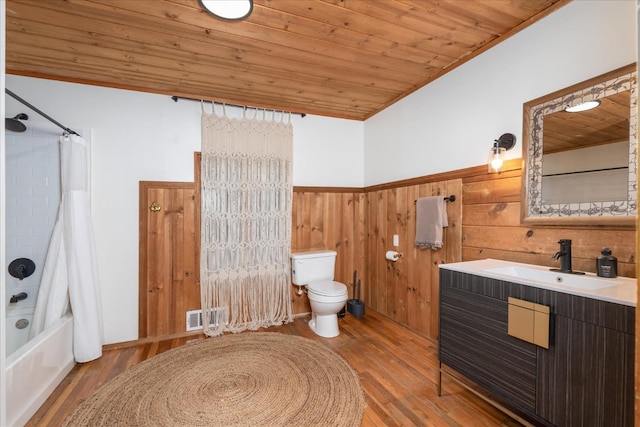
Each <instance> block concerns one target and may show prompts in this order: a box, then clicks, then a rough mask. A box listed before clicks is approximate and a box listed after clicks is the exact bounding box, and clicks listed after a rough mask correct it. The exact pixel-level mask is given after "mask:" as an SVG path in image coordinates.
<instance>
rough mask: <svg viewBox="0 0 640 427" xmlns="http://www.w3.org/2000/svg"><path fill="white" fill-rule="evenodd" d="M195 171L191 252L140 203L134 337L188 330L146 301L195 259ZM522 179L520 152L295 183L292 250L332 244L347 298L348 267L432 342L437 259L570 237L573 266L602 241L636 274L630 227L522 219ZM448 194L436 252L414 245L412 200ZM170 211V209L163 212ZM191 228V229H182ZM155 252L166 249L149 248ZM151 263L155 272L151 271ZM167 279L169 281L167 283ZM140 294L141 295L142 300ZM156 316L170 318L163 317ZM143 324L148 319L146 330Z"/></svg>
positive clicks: (509, 253)
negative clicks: (417, 173)
mask: <svg viewBox="0 0 640 427" xmlns="http://www.w3.org/2000/svg"><path fill="white" fill-rule="evenodd" d="M195 170H196V174H195V175H196V176H195V180H194V183H193V188H194V190H195V194H194V208H193V212H192V213H191V211H190V210H189V209H190V208H188V207H187V206H190V202H189V201H188V200H187V199H188V198H187V199H183V200H185V204H184V206H183V208H177V211H180V209H183V210H182V217H181V219H180V220H183V221H184V222H185V224H184V229H185V230H187V229H188V230H191V229H193V230H194V232H195V234H196V236H195V238H194V246H193V247H192V248H193V250H189V249H188V247H187V246H188V244H189V243H188V242H189V240H188V238H185V237H184V236H185V234H184V232H183V231H179V230H180V227H168V226H167V224H176V222H175V221H174V222H171V221H168V220H164V221H150V220H149V219H148V215H149V214H148V212H149V204H148V202H149V201H150V200H147V201H145V203H147V204H145V205H143V204H142V202H141V209H140V219H141V230H140V237H141V251H140V254H141V270H142V269H143V265H144V266H145V269H146V270H145V271H146V272H145V273H144V274H145V275H146V276H143V272H142V271H141V275H140V279H141V283H140V286H141V303H142V301H145V304H146V305H145V307H142V306H141V309H140V312H141V316H142V315H143V313H144V316H145V318H144V319H143V318H142V317H141V318H140V323H141V328H140V331H141V335H140V338H145V337H155V338H159V337H163V336H164V337H167V336H170V335H172V334H174V335H175V334H182V335H184V327H183V326H182V325H180V324H178V323H176V324H175V325H174V329H171V328H168V329H165V328H164V326H163V327H162V328H161V329H158V330H156V331H154V332H152V331H151V330H150V329H151V326H150V322H151V323H153V322H159V323H161V324H163V325H164V324H165V323H166V324H170V323H171V322H172V320H171V319H181V318H182V317H184V312H182V313H181V314H180V315H178V314H175V313H174V314H171V315H170V314H168V312H167V309H166V308H164V307H161V306H160V305H158V306H156V307H151V306H149V303H150V302H152V301H158V304H160V301H165V302H166V301H170V300H171V299H172V298H177V295H176V294H174V295H173V296H161V295H153V297H151V296H150V294H153V293H154V292H169V293H170V292H171V291H170V290H168V289H167V288H170V287H171V283H170V282H171V281H173V282H174V284H175V283H177V282H180V283H181V281H180V280H179V279H180V277H181V275H182V274H183V273H182V272H181V270H180V269H179V267H178V264H177V263H182V264H181V265H183V266H184V268H187V267H186V266H188V265H194V266H197V265H198V257H199V251H198V250H197V247H199V244H198V242H197V238H198V237H199V216H198V213H199V206H200V205H199V193H200V191H199V173H198V172H199V170H200V156H199V153H196V155H195ZM520 180H521V160H520V159H516V160H511V161H508V162H506V171H505V172H501V173H499V174H489V173H487V168H486V166H485V165H482V166H477V167H472V168H467V169H461V170H456V171H451V172H445V173H440V174H434V175H429V176H424V177H418V178H413V179H408V180H403V181H397V182H391V183H386V184H381V185H375V186H371V187H366V188H326V187H295V188H294V192H293V214H292V245H291V249H292V252H295V251H301V250H315V249H334V250H336V251H337V252H338V258H337V265H336V280H338V281H341V282H343V283H345V284H347V285H348V286H349V288H350V296H352V295H353V293H352V287H353V283H352V281H353V280H352V278H353V271H354V270H356V271H357V272H358V277H359V278H362V284H363V286H362V288H363V298H364V300H365V303H366V305H367V306H368V307H367V310H371V311H373V310H375V311H376V312H378V313H380V314H381V315H383V316H386V317H388V318H390V319H393V320H394V321H396V322H397V323H399V324H401V325H403V326H406V327H407V328H409V329H411V330H412V331H414V332H415V333H417V334H419V335H421V336H423V337H425V338H427V339H431V340H435V339H437V331H438V312H437V308H438V291H439V290H438V265H439V264H442V263H447V262H455V261H468V260H475V259H484V258H496V259H504V260H508V261H516V262H526V263H531V264H537V265H548V266H551V265H554V261H552V259H551V257H552V255H553V254H554V253H555V252H556V251H557V250H558V243H557V242H558V240H559V239H572V240H573V242H574V245H573V266H574V268H575V269H577V270H582V271H589V272H594V271H595V259H596V257H597V256H598V255H599V253H600V250H601V248H602V247H603V246H608V247H610V248H611V249H612V251H613V253H614V255H616V256H617V257H618V269H619V274H620V275H622V276H627V277H636V254H635V253H636V235H635V229H630V228H620V227H613V226H582V227H564V226H541V225H522V224H520V197H521V183H520ZM185 185H186V184H185ZM181 186H182V184H181V183H179V184H172V183H155V184H153V185H151V187H152V188H154V189H158V188H164V189H165V191H166V193H163V197H165V200H167V199H168V200H176V198H178V199H179V198H180V197H183V196H177V195H174V194H173V192H176V191H183V192H184V191H186V190H185V188H182V187H181ZM151 187H150V188H151ZM450 194H453V195H455V196H456V197H457V199H456V201H455V202H453V203H448V204H447V212H448V217H449V227H448V228H447V229H446V231H445V245H444V247H443V248H442V249H441V250H438V251H431V250H419V249H417V248H416V247H415V246H414V245H413V239H414V235H415V206H414V200H415V199H417V198H418V197H422V196H430V195H442V196H443V197H444V196H448V195H450ZM142 197H143V193H142V192H141V198H142ZM158 197H160V196H158ZM167 206H170V205H167ZM169 213H170V212H169V211H168V212H167V214H169ZM174 216H175V215H174ZM144 218H147V219H144ZM176 218H178V217H176ZM143 221H144V222H145V223H146V224H147V226H150V227H155V230H146V229H145V230H143V228H142V224H143ZM167 221H168V222H167ZM189 221H193V224H192V227H191V226H188V225H187V223H188V222H189ZM176 230H178V232H177V233H176ZM158 233H164V237H163V239H164V240H163V241H164V242H165V246H162V245H160V244H149V242H146V241H145V242H143V240H144V239H148V238H154V239H157V238H158V236H159V234H158ZM171 233H173V234H171ZM189 233H190V231H189V232H188V233H187V235H188V234H189ZM169 234H171V235H169ZM394 234H397V235H398V236H399V238H400V245H399V247H398V248H397V250H398V252H401V253H402V254H403V256H402V257H401V258H400V260H399V261H397V262H395V263H392V262H389V261H387V260H386V259H385V257H384V253H385V252H386V251H387V250H391V249H395V248H393V247H392V236H393V235H394ZM185 239H186V240H185ZM174 240H175V241H174ZM166 242H170V243H169V246H168V247H169V248H174V249H171V250H175V248H184V249H183V250H181V252H182V254H181V256H174V255H175V254H174V255H172V252H171V250H169V249H167V248H168V247H167V246H166V244H167V243H166ZM171 242H172V243H171ZM154 250H155V251H164V252H163V253H152V252H153V251H154ZM160 264H163V265H160ZM153 269H159V271H152V270H153ZM168 271H173V272H177V273H178V279H176V278H175V277H173V278H172V277H171V276H170V275H167V274H166V272H168ZM198 273H199V272H198V269H197V268H195V272H194V274H195V278H193V276H190V280H191V279H193V280H195V282H194V283H198V276H199V274H198ZM189 274H191V273H189ZM154 277H155V278H164V279H163V280H165V282H164V283H163V285H162V286H157V285H156V286H152V285H149V284H147V283H144V282H143V280H146V281H148V280H149V278H154ZM167 277H168V278H170V279H171V280H167ZM176 280H177V282H176ZM295 290H296V288H295V287H294V286H293V285H292V302H293V307H294V313H296V314H297V315H300V316H302V315H304V313H308V312H309V311H310V307H309V305H308V300H307V298H306V295H300V296H299V295H296V293H295ZM152 291H153V292H152ZM143 293H146V294H145V297H144V298H143V297H142V295H143ZM167 295H169V294H167ZM189 295H190V296H186V295H183V296H182V297H181V298H183V299H189V298H191V299H192V300H193V301H191V303H194V304H195V306H196V307H197V306H198V305H199V296H197V295H195V294H193V293H190V294H189ZM172 304H173V303H172ZM186 304H187V305H188V304H190V303H186ZM178 306H179V305H178V304H173V305H171V307H178ZM180 310H184V309H183V308H180ZM160 313H164V314H162V315H164V316H168V317H166V318H165V319H163V318H161V314H160ZM367 313H368V311H367ZM171 316H173V317H171ZM365 317H366V314H365ZM143 324H144V325H146V326H145V327H144V328H143V326H142V325H143ZM143 329H146V331H144V330H143ZM143 333H146V335H143ZM636 335H637V333H636ZM636 386H637V388H638V386H640V381H636Z"/></svg>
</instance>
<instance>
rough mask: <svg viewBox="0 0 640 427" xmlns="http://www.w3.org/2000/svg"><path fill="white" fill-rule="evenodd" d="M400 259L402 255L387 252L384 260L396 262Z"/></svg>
mask: <svg viewBox="0 0 640 427" xmlns="http://www.w3.org/2000/svg"><path fill="white" fill-rule="evenodd" d="M401 257H402V253H400V252H396V251H387V253H386V254H385V258H386V259H388V260H389V261H394V262H395V261H398V260H399V259H400V258H401Z"/></svg>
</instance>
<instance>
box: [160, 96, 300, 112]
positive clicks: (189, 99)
mask: <svg viewBox="0 0 640 427" xmlns="http://www.w3.org/2000/svg"><path fill="white" fill-rule="evenodd" d="M171 99H173V102H178V100H179V99H184V100H185V101H198V102H202V101H203V100H202V99H196V98H186V97H184V96H175V95H174V96H172V97H171ZM207 102H213V103H214V104H220V105H228V106H230V107H238V108H253V109H254V110H271V111H279V112H281V113H289V111H283V110H275V109H273V108H262V107H252V106H250V105H239V104H229V103H228V102H220V101H207ZM291 114H298V115H299V116H300V117H304V116H306V115H307V114H306V113H296V112H294V111H291Z"/></svg>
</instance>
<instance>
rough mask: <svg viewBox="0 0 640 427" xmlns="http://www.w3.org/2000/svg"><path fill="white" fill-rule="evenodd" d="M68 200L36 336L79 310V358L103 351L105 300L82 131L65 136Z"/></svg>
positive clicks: (56, 232)
mask: <svg viewBox="0 0 640 427" xmlns="http://www.w3.org/2000/svg"><path fill="white" fill-rule="evenodd" d="M60 170H61V188H62V199H61V201H60V207H59V209H58V217H57V220H56V224H55V226H54V229H53V234H52V236H51V241H50V243H49V249H48V251H47V257H46V259H45V263H44V269H43V271H42V281H41V282H40V290H39V293H38V300H37V302H36V310H35V313H34V316H33V323H32V325H31V336H32V337H33V336H35V335H37V334H39V333H40V332H42V331H43V330H44V329H46V328H47V327H48V326H50V325H51V324H53V323H54V322H55V321H56V320H58V319H60V318H61V317H62V316H64V315H65V314H66V313H67V311H68V309H69V303H70V304H71V311H72V312H73V353H74V357H75V359H76V361H77V362H81V363H82V362H88V361H90V360H93V359H97V358H98V357H100V356H101V355H102V343H103V329H102V303H101V300H100V288H99V282H98V268H97V267H98V266H97V260H96V249H95V242H94V236H93V224H92V219H91V208H90V204H89V192H88V186H89V176H88V157H87V143H86V141H85V140H84V139H83V138H82V137H80V136H78V135H68V136H66V135H65V136H62V137H60Z"/></svg>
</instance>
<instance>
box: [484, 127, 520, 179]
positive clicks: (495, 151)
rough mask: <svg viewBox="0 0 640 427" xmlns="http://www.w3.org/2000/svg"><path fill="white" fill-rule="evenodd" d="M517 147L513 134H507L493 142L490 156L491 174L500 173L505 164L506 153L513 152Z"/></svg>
mask: <svg viewBox="0 0 640 427" xmlns="http://www.w3.org/2000/svg"><path fill="white" fill-rule="evenodd" d="M514 145H516V136H515V135H514V134H512V133H505V134H502V135H501V136H500V138H498V139H496V140H495V141H494V142H493V147H491V153H490V154H489V173H496V172H500V168H501V167H502V164H503V163H504V153H505V152H506V151H507V150H511V149H512V148H513V146H514Z"/></svg>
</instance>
